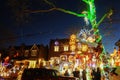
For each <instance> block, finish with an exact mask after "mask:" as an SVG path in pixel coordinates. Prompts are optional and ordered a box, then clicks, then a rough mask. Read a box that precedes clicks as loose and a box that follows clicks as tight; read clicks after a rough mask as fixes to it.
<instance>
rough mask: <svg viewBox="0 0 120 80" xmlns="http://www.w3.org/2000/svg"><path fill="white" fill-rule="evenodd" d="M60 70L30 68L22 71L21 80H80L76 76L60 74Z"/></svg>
mask: <svg viewBox="0 0 120 80" xmlns="http://www.w3.org/2000/svg"><path fill="white" fill-rule="evenodd" d="M58 73H59V72H58V71H57V70H54V69H46V68H29V69H25V70H24V71H23V73H22V77H21V80H78V78H76V77H67V76H59V75H58Z"/></svg>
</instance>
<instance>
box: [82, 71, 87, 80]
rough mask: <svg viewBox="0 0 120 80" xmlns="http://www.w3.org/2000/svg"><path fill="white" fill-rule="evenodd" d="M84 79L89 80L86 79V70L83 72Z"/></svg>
mask: <svg viewBox="0 0 120 80" xmlns="http://www.w3.org/2000/svg"><path fill="white" fill-rule="evenodd" d="M82 78H83V80H87V79H86V70H85V69H83V71H82Z"/></svg>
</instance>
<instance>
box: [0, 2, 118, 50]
mask: <svg viewBox="0 0 120 80" xmlns="http://www.w3.org/2000/svg"><path fill="white" fill-rule="evenodd" d="M12 1H21V4H20V6H22V3H23V2H22V1H29V3H27V2H24V3H27V6H24V8H25V9H27V10H28V9H30V10H44V9H49V8H51V6H49V5H48V4H46V3H45V2H44V1H43V0H0V9H1V12H0V28H1V29H0V47H6V46H9V45H20V44H21V43H25V44H26V45H33V44H44V45H47V44H48V43H49V41H50V39H56V38H60V39H62V38H69V36H70V34H72V33H76V32H79V31H80V29H82V28H85V22H84V20H83V18H79V17H76V16H74V15H71V14H67V13H64V12H60V11H51V12H46V13H42V12H41V13H40V12H39V13H29V14H28V13H26V14H22V13H21V12H22V11H21V10H22V9H21V7H20V6H19V4H18V5H17V4H16V5H17V8H13V7H12V6H13V3H11V2H12ZM49 1H51V2H53V3H54V4H55V5H56V6H57V7H59V8H64V9H67V10H70V11H74V12H76V13H81V12H82V11H83V10H85V9H86V5H85V4H84V3H83V2H82V0H49ZM119 3H120V1H118V0H116V1H115V0H95V5H96V15H97V16H96V17H97V20H98V21H99V20H100V18H101V17H102V16H103V15H104V14H105V13H106V12H107V11H108V10H110V9H113V15H112V16H111V18H109V19H108V18H106V19H105V20H104V21H103V22H102V23H101V25H100V27H99V29H100V33H101V35H102V37H103V39H102V41H103V44H104V46H105V48H106V51H108V52H112V51H113V48H114V47H115V45H114V44H115V42H116V41H118V40H119V39H120V6H119ZM16 13H17V15H15V14H16ZM86 28H90V27H86Z"/></svg>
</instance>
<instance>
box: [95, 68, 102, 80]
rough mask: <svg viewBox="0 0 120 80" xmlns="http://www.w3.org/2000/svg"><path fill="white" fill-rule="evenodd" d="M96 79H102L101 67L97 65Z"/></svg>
mask: <svg viewBox="0 0 120 80" xmlns="http://www.w3.org/2000/svg"><path fill="white" fill-rule="evenodd" d="M95 80H101V71H100V68H99V67H97V72H96V74H95Z"/></svg>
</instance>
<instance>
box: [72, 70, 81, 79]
mask: <svg viewBox="0 0 120 80" xmlns="http://www.w3.org/2000/svg"><path fill="white" fill-rule="evenodd" d="M73 76H74V77H77V78H80V71H79V70H78V69H77V68H75V71H73Z"/></svg>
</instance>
